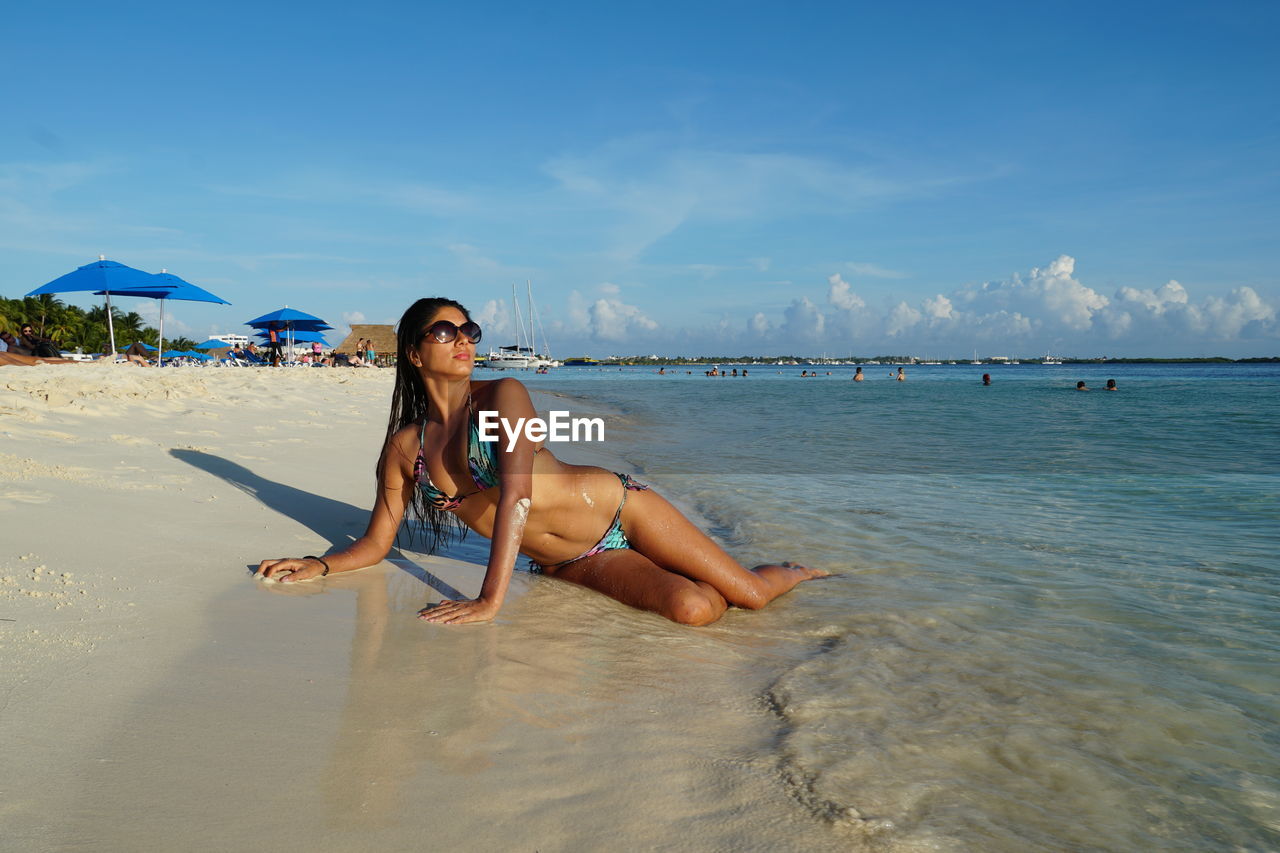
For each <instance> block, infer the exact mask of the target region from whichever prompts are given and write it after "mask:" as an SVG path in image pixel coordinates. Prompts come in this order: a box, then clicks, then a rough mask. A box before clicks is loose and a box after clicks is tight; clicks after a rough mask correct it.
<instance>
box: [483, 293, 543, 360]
mask: <svg viewBox="0 0 1280 853" xmlns="http://www.w3.org/2000/svg"><path fill="white" fill-rule="evenodd" d="M525 287H526V288H527V290H528V300H529V302H528V305H529V329H528V333H527V334H526V332H525V323H524V316H523V315H522V314H521V313H520V300H519V299H517V298H516V286H515V285H514V284H512V285H511V308H512V314H513V315H514V317H515V321H516V342H515V343H514V344H512V345H510V346H505V347H498V348H497V349H496V350H490V351H489V354H488V355H486V356H485V357H484V361H483V362H477V366H480V367H491V368H494V369H495V370H505V369H507V368H513V369H521V370H527V369H529V368H533V369H535V370H537V369H541V368H544V367H559V366H560V362H558V361H555V360H554V359H552V358H551V354H550V353H551V348H550V347H549V346H547V332H546V330H545V329H544V328H542V318H541V317H539V316H538V309H537V308H536V307H535V306H534V304H533V283H532V282H530V281H528V280H526V281H525ZM535 331H536V332H541V333H542V353H538V352H536V351H535V349H534V343H535Z"/></svg>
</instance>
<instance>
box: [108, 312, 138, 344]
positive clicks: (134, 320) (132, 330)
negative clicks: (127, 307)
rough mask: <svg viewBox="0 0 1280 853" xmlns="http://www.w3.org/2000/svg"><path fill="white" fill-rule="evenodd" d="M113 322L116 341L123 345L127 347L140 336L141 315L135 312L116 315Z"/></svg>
mask: <svg viewBox="0 0 1280 853" xmlns="http://www.w3.org/2000/svg"><path fill="white" fill-rule="evenodd" d="M113 322H114V323H115V326H116V340H117V341H119V342H120V343H122V344H123V345H128V344H131V343H133V342H134V341H136V340H137V339H138V338H139V336H140V335H141V334H142V329H143V323H144V321H143V319H142V315H141V314H139V313H138V312H137V311H130V312H129V313H127V314H117V315H116V316H115V317H114V319H113Z"/></svg>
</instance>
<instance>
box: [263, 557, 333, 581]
mask: <svg viewBox="0 0 1280 853" xmlns="http://www.w3.org/2000/svg"><path fill="white" fill-rule="evenodd" d="M322 574H324V566H322V565H320V562H319V561H318V560H296V559H290V558H287V557H286V558H283V559H278V560H263V561H262V562H261V563H259V564H258V570H257V571H256V572H254V576H255V577H260V578H262V579H263V580H269V581H280V582H281V583H296V582H297V581H309V580H311V579H313V578H318V577H320V576H321V575H322Z"/></svg>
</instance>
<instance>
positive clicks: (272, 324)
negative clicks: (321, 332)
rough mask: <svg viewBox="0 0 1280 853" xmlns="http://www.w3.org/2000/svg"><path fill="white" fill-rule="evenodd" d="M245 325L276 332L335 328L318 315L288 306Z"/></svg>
mask: <svg viewBox="0 0 1280 853" xmlns="http://www.w3.org/2000/svg"><path fill="white" fill-rule="evenodd" d="M245 325H246V326H253V327H254V328H255V329H275V330H276V331H280V330H281V329H290V328H292V329H304V328H309V329H311V330H312V331H315V330H316V329H317V328H318V327H319V326H324V327H325V328H326V329H332V328H333V327H332V326H330V325H329V324H327V323H325V321H324V320H321V319H320V318H319V317H317V316H316V315H314V314H308V313H307V312H305V311H299V310H298V309H297V308H290V307H289V306H288V305H286V306H285V307H283V308H278V309H276V310H275V311H272V312H270V313H267V314H263V315H262V316H261V317H254V318H253V319H252V320H249V321H248V322H246V323H245Z"/></svg>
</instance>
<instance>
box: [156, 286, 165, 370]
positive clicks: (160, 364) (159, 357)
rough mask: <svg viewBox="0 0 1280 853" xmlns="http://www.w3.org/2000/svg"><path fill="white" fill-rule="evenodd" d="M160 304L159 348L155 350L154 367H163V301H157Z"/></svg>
mask: <svg viewBox="0 0 1280 853" xmlns="http://www.w3.org/2000/svg"><path fill="white" fill-rule="evenodd" d="M156 301H157V302H159V303H160V348H159V349H158V350H156V367H163V366H164V300H163V299H157V300H156Z"/></svg>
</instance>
